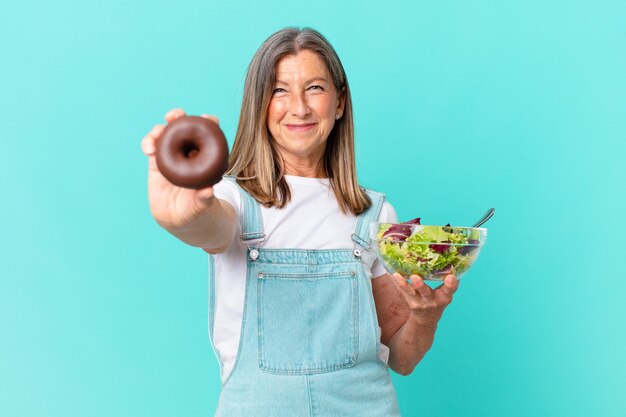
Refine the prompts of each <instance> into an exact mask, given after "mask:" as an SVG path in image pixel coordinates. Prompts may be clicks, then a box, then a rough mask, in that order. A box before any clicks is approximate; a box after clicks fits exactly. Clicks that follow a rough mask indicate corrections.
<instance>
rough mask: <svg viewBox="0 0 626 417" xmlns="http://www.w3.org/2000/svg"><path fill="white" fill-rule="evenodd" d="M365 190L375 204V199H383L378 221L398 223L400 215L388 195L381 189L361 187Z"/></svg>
mask: <svg viewBox="0 0 626 417" xmlns="http://www.w3.org/2000/svg"><path fill="white" fill-rule="evenodd" d="M361 188H362V189H363V191H365V192H366V193H367V195H369V196H370V198H371V199H372V204H375V201H374V200H379V201H382V206H381V208H380V212H379V214H378V221H379V222H381V223H382V222H384V223H397V222H398V215H397V214H396V210H395V208H394V207H393V205H392V204H391V203H390V202H389V201H388V200H387V195H386V194H385V193H382V192H380V191H375V190H372V189H371V188H367V187H363V186H362V187H361Z"/></svg>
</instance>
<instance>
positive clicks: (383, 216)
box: [372, 201, 398, 278]
mask: <svg viewBox="0 0 626 417" xmlns="http://www.w3.org/2000/svg"><path fill="white" fill-rule="evenodd" d="M378 221H379V222H380V223H398V215H397V214H396V210H395V209H394V208H393V206H392V205H391V204H389V203H388V202H387V201H385V202H384V203H383V206H382V207H381V209H380V215H379V216H378ZM386 273H387V270H386V269H385V267H384V266H383V265H382V264H381V263H380V261H379V260H378V259H376V260H375V261H374V263H373V264H372V278H378V277H380V276H383V275H385V274H386Z"/></svg>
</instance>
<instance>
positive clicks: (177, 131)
mask: <svg viewBox="0 0 626 417" xmlns="http://www.w3.org/2000/svg"><path fill="white" fill-rule="evenodd" d="M156 162H157V166H158V167H159V171H161V173H162V174H163V176H164V177H165V178H167V180H168V181H169V182H171V183H172V184H174V185H178V186H179V187H185V188H193V189H196V190H198V189H200V188H205V187H210V186H212V185H214V184H216V183H218V182H219V181H220V179H221V178H222V175H224V172H226V169H228V144H227V143H226V138H225V137H224V133H222V130H221V129H220V128H219V126H218V125H217V124H216V123H214V122H212V121H211V120H209V119H206V118H204V117H198V116H185V117H181V118H179V119H176V120H174V121H172V122H170V123H169V124H168V125H167V126H166V127H165V129H164V130H163V133H162V134H161V137H160V138H159V140H157V142H156Z"/></svg>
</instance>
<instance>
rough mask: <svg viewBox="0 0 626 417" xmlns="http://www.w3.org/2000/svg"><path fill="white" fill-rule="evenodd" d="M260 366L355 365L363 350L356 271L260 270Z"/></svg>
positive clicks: (280, 369)
mask: <svg viewBox="0 0 626 417" xmlns="http://www.w3.org/2000/svg"><path fill="white" fill-rule="evenodd" d="M257 309H258V320H259V323H258V326H259V327H258V328H259V368H260V369H261V370H263V371H267V372H271V373H278V374H311V373H323V372H331V371H336V370H338V369H342V368H346V367H349V366H352V365H354V363H355V362H356V356H357V352H358V322H357V319H358V286H357V274H356V272H355V271H345V272H329V273H301V274H287V273H271V272H260V273H259V274H258V280H257Z"/></svg>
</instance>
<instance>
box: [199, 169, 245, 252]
mask: <svg viewBox="0 0 626 417" xmlns="http://www.w3.org/2000/svg"><path fill="white" fill-rule="evenodd" d="M213 195H215V197H216V198H218V199H220V200H223V201H226V202H227V203H228V204H230V205H231V206H233V208H234V209H235V212H236V213H237V218H238V219H239V218H241V216H240V213H241V196H240V194H239V188H238V187H237V185H235V184H233V183H232V182H231V181H229V180H226V179H224V178H222V179H221V180H220V182H218V183H217V184H215V185H214V186H213ZM203 250H204V251H205V252H208V253H211V252H210V251H208V250H206V249H203Z"/></svg>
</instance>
